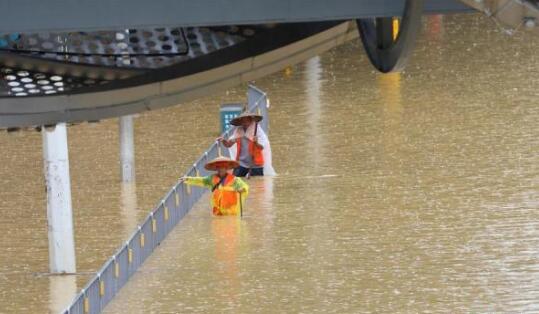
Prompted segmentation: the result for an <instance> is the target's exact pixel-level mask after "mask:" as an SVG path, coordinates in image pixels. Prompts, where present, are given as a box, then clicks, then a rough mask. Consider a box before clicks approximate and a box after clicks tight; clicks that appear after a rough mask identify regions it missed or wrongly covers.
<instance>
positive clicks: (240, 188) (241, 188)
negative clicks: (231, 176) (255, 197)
mask: <svg viewBox="0 0 539 314" xmlns="http://www.w3.org/2000/svg"><path fill="white" fill-rule="evenodd" d="M233 186H234V190H236V191H237V192H239V193H241V194H244V195H247V194H249V185H247V183H245V181H243V180H242V179H241V178H238V177H236V179H235V180H234V184H233Z"/></svg>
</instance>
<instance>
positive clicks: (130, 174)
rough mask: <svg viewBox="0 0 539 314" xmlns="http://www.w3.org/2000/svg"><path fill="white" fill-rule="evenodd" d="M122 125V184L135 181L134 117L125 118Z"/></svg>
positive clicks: (121, 119) (121, 120) (121, 121)
mask: <svg viewBox="0 0 539 314" xmlns="http://www.w3.org/2000/svg"><path fill="white" fill-rule="evenodd" d="M119 124H120V167H121V172H122V182H126V183H128V182H134V181H135V131H134V125H133V116H132V115H128V116H123V117H120V119H119Z"/></svg>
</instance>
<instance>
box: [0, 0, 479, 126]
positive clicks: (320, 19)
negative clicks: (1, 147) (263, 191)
mask: <svg viewBox="0 0 539 314" xmlns="http://www.w3.org/2000/svg"><path fill="white" fill-rule="evenodd" d="M410 3H414V5H409V4H410ZM423 3H424V5H423ZM405 4H406V6H405ZM418 4H419V5H418ZM413 7H415V8H416V9H414V10H408V9H407V8H413ZM418 7H419V8H420V9H419V10H417V8H418ZM0 10H1V11H2V12H9V14H4V15H3V18H2V19H0V128H19V127H33V126H40V125H49V124H55V123H57V122H70V123H78V122H83V121H94V120H100V119H104V118H110V117H117V116H122V115H127V114H132V113H136V112H141V111H145V110H153V109H156V108H161V107H165V106H171V105H176V104H178V103H180V102H182V101H187V100H191V99H194V98H197V97H200V96H203V95H206V94H207V93H208V92H209V91H213V90H219V89H224V88H228V87H232V86H234V85H237V84H240V83H244V82H248V81H251V80H253V79H256V78H259V77H262V76H264V75H267V74H270V73H272V72H275V71H277V70H279V69H282V68H284V67H286V66H288V65H291V64H295V63H297V62H301V61H303V60H305V59H307V58H309V57H312V56H314V55H317V54H319V53H322V52H324V51H326V50H328V49H331V48H333V47H335V46H337V45H340V44H342V43H343V42H344V41H346V40H349V39H351V38H355V37H357V36H358V34H357V31H356V26H355V23H354V22H351V21H350V20H357V21H358V25H360V29H361V27H364V28H365V29H363V30H362V31H363V32H362V34H363V36H362V37H363V38H362V40H363V42H364V44H365V46H366V47H367V48H368V47H370V45H369V42H368V41H369V40H370V41H372V43H371V44H374V45H375V46H376V41H377V40H378V41H379V42H380V41H382V42H385V43H387V38H393V34H392V33H391V32H380V31H377V30H376V29H378V28H384V29H387V27H386V25H389V24H388V23H390V21H389V20H387V18H385V20H380V17H387V16H389V17H390V18H389V19H391V17H392V16H397V17H399V18H400V17H403V18H402V21H403V29H402V31H401V32H400V33H402V36H401V37H402V38H400V39H401V40H398V39H397V40H396V41H395V44H392V43H391V42H389V44H388V45H387V49H385V48H384V47H385V46H384V47H382V48H384V49H385V50H384V49H381V50H380V49H378V48H380V47H381V46H380V47H378V48H376V47H375V46H374V47H371V48H372V49H370V50H369V49H367V52H368V54H369V57H370V58H371V61H373V64H374V65H375V66H376V67H377V68H378V69H379V70H380V71H383V72H386V71H391V70H393V69H394V68H395V69H396V68H397V67H400V64H401V63H404V61H405V59H404V58H403V59H402V60H401V59H399V57H400V56H401V55H407V54H409V51H410V49H411V48H410V47H411V45H408V43H410V42H413V37H414V35H415V32H416V31H415V30H414V28H415V29H417V25H418V24H417V23H415V24H412V23H407V20H416V21H418V20H419V19H420V17H421V14H422V13H427V14H428V13H451V12H464V11H468V10H469V9H467V8H466V7H465V6H464V5H462V4H461V3H460V2H457V1H455V0H393V1H366V0H337V1H331V2H328V1H325V0H308V1H307V0H286V1H285V0H281V1H264V0H249V1H247V0H232V1H207V0H197V1H177V0H158V1H146V0H116V1H108V0H96V1H83V0H58V1H53V2H50V1H49V2H43V1H32V0H21V1H3V2H1V3H0ZM407 11H410V12H412V11H413V12H415V13H414V14H407V13H406V12H407ZM123 12H128V14H127V13H123ZM96 16H99V18H95V17H96ZM406 16H411V17H413V19H411V18H407V17H406ZM373 18H375V19H373ZM369 19H370V20H373V22H372V23H371V22H369ZM359 21H363V22H361V23H360V22H359ZM408 24H410V27H407V25H408ZM407 28H409V31H408V30H407ZM373 32H374V33H379V34H383V35H384V36H383V38H382V37H380V36H378V37H379V38H377V36H367V34H369V33H373ZM405 35H406V36H405ZM399 36H400V35H399ZM371 37H372V38H371ZM366 40H367V41H366ZM403 47H404V49H401V48H403ZM401 50H402V51H401ZM385 55H388V56H389V57H390V58H387V59H388V60H389V62H385V61H387V60H383V57H384V56H385ZM377 60H382V61H384V62H381V65H380V66H378V65H377V64H376V62H375V61H377ZM401 61H402V62H401Z"/></svg>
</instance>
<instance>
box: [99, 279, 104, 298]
mask: <svg viewBox="0 0 539 314" xmlns="http://www.w3.org/2000/svg"><path fill="white" fill-rule="evenodd" d="M104 295H105V282H104V281H102V280H100V281H99V296H100V297H102V296H104Z"/></svg>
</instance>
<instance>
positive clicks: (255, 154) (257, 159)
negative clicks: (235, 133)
mask: <svg viewBox="0 0 539 314" xmlns="http://www.w3.org/2000/svg"><path fill="white" fill-rule="evenodd" d="M248 141H249V153H250V154H251V158H252V159H253V163H254V164H255V166H259V167H263V166H264V153H263V152H262V150H263V148H261V147H260V146H258V145H255V142H254V141H252V140H251V139H248ZM236 145H237V148H238V149H237V150H236V160H240V152H241V138H237V139H236Z"/></svg>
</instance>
